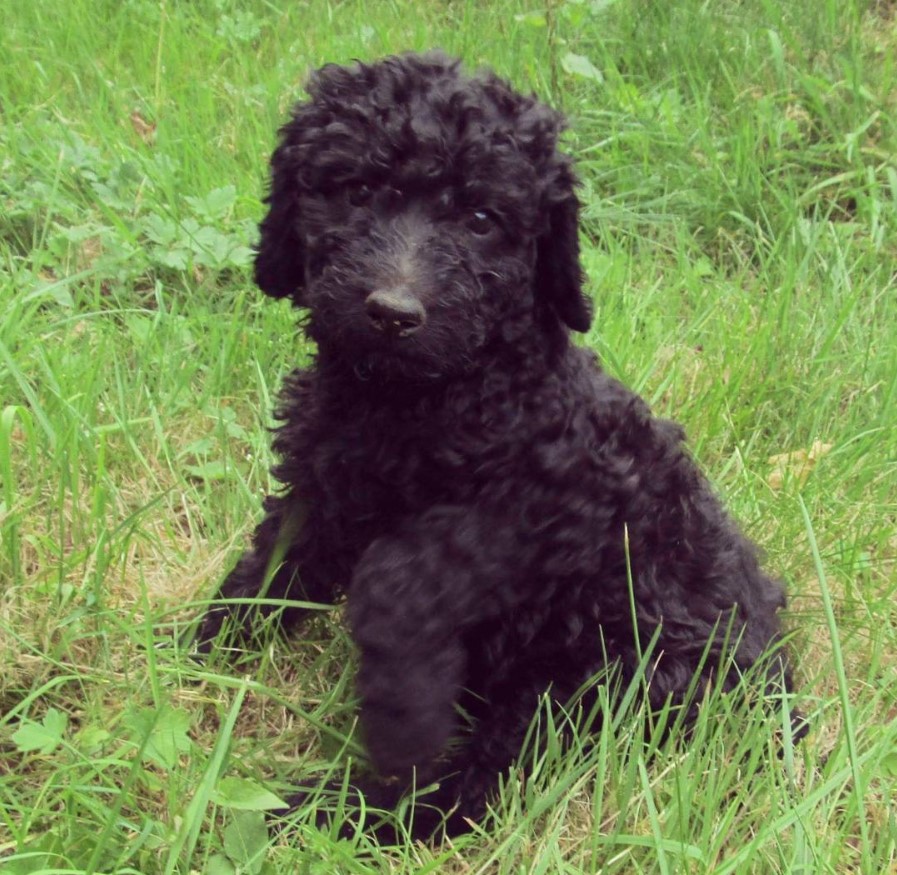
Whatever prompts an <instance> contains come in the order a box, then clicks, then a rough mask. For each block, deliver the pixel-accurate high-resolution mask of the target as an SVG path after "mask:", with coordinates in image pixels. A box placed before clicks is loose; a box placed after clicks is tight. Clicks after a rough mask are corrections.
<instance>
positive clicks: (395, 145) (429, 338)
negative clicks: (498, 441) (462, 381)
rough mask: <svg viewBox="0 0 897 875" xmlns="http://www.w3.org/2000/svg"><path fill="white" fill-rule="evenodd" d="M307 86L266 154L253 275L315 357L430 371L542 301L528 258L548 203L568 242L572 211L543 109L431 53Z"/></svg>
mask: <svg viewBox="0 0 897 875" xmlns="http://www.w3.org/2000/svg"><path fill="white" fill-rule="evenodd" d="M309 91H310V94H311V101H310V102H309V103H306V104H302V105H300V106H299V107H297V108H296V110H295V111H294V116H293V120H292V121H291V122H290V123H289V124H287V125H286V126H285V127H284V129H283V130H282V132H281V133H282V142H281V145H280V146H279V148H278V150H277V152H275V155H274V158H273V161H272V164H273V171H274V173H273V186H272V192H271V196H270V198H269V203H270V204H271V210H270V212H269V215H268V217H267V218H266V219H265V221H264V222H263V223H262V243H261V246H260V249H259V256H258V260H257V265H256V275H257V279H258V281H259V283H260V285H261V286H262V288H263V289H265V290H266V291H268V292H269V293H272V294H278V295H282V294H290V295H292V296H293V298H294V300H295V301H296V303H297V304H298V305H299V306H302V307H307V308H308V310H309V318H308V322H307V331H308V333H309V335H310V336H311V337H312V338H313V339H314V340H315V341H316V342H317V344H318V346H319V349H320V351H321V354H322V355H326V356H329V357H331V358H337V359H339V360H342V361H343V362H344V363H346V364H347V365H349V366H350V367H351V368H352V370H354V372H355V373H356V374H357V375H358V376H359V377H361V378H368V377H378V378H386V379H391V380H393V379H403V380H422V381H430V380H436V379H439V378H443V377H450V376H453V375H456V374H459V373H463V372H465V371H468V370H470V369H473V368H475V367H476V366H477V365H478V363H479V362H480V360H481V357H482V354H483V352H484V351H485V350H487V349H491V348H494V347H496V345H500V344H503V343H504V344H508V343H513V342H514V340H515V339H517V338H519V336H520V335H521V333H522V332H525V331H528V330H532V328H533V326H534V324H535V323H536V322H538V321H539V315H540V312H541V313H542V314H543V316H544V314H545V313H548V312H549V311H551V302H550V300H542V298H544V297H546V296H545V295H542V296H540V291H541V287H542V286H549V285H551V281H550V280H548V279H546V278H545V276H544V273H545V266H544V265H542V266H541V268H540V265H539V261H540V255H542V256H544V254H545V251H546V247H545V244H544V241H545V239H546V238H547V237H550V236H551V235H552V227H551V217H552V215H553V214H555V213H556V212H557V209H558V206H559V205H560V204H566V208H567V211H568V212H569V210H570V209H571V208H572V210H573V220H572V234H573V235H574V237H575V232H576V221H575V211H576V206H577V204H576V200H575V197H574V196H573V194H572V184H573V177H572V173H571V172H570V170H569V164H568V162H567V161H566V160H565V159H563V158H562V157H560V156H558V155H557V154H556V153H555V149H554V144H555V139H556V135H557V131H558V127H559V124H560V117H559V116H558V115H557V114H556V113H554V112H553V111H552V110H550V109H548V108H547V107H544V106H542V105H541V104H539V103H537V102H536V101H535V99H533V98H524V97H521V96H520V95H518V94H516V93H514V92H513V91H511V90H510V89H509V88H508V87H507V86H506V85H505V84H504V83H502V82H501V81H500V80H497V79H495V78H494V77H489V78H485V79H470V78H467V77H464V76H462V75H461V74H460V73H459V72H458V67H457V64H456V63H454V62H451V61H448V60H447V59H445V58H443V57H441V56H432V55H429V56H403V57H401V58H392V59H387V60H386V61H383V62H380V63H379V64H377V65H373V66H371V67H365V66H361V65H359V66H357V67H352V68H343V67H333V66H331V67H325V68H324V69H323V70H322V71H320V72H319V73H318V74H317V75H316V76H315V77H314V78H313V80H312V82H311V84H310V86H309ZM568 224H569V223H568ZM554 233H555V234H559V233H560V232H558V231H557V229H555V231H554ZM573 245H574V252H573V255H572V257H573V260H574V262H575V264H574V266H573V273H574V274H575V278H576V280H577V281H578V261H577V260H576V252H575V242H574V244H573ZM542 261H543V262H544V261H545V258H544V257H543V258H542ZM574 293H575V295H576V296H577V297H578V296H579V288H578V282H577V284H576V289H575V290H574ZM579 300H580V301H581V299H579ZM583 306H585V305H584V304H583ZM555 311H556V308H555ZM555 311H552V312H553V313H554V315H552V316H551V318H552V319H554V321H555V322H556V321H557V312H555ZM561 318H562V319H564V317H563V315H562V316H561ZM585 318H586V320H587V318H588V317H587V314H586V317H585ZM565 321H566V320H565ZM568 324H569V322H568Z"/></svg>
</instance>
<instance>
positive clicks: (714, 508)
mask: <svg viewBox="0 0 897 875" xmlns="http://www.w3.org/2000/svg"><path fill="white" fill-rule="evenodd" d="M308 91H309V94H310V99H309V100H308V101H307V102H304V103H301V104H299V105H298V106H297V107H296V108H295V110H294V112H293V115H292V119H291V120H290V121H289V122H288V123H287V124H286V125H285V126H284V127H283V129H282V130H281V139H280V144H279V145H278V147H277V149H276V151H275V153H274V156H273V159H272V186H271V192H270V196H269V197H268V200H267V203H268V206H269V212H268V214H267V216H266V217H265V219H264V221H263V222H262V224H261V243H260V246H259V249H258V255H257V260H256V279H257V282H258V284H259V286H260V287H261V288H262V290H263V291H265V292H266V293H268V294H269V295H272V296H275V297H290V298H291V299H292V301H293V302H294V303H295V305H296V306H297V307H300V308H303V309H305V310H306V311H307V315H306V319H305V322H304V330H305V332H306V334H307V336H308V337H309V338H311V339H312V340H314V341H315V343H316V345H317V354H316V358H315V360H314V363H313V364H312V365H311V366H310V367H308V368H304V369H299V370H296V371H294V372H293V374H292V375H291V376H290V377H289V378H288V380H287V381H286V385H285V387H284V390H283V395H282V403H281V406H280V408H279V411H278V417H279V419H280V420H281V421H282V425H281V426H280V428H279V430H278V432H277V435H276V438H275V441H274V446H275V449H276V451H277V453H278V454H279V456H280V458H281V461H280V464H279V465H278V466H277V467H276V469H275V474H276V476H277V478H278V479H279V480H280V481H281V482H282V483H283V485H284V488H283V490H282V491H281V492H280V493H278V494H276V495H273V496H269V497H268V498H267V499H266V501H265V511H266V516H265V518H264V520H263V521H262V523H261V524H260V525H259V527H258V529H257V530H256V532H255V536H254V541H253V547H252V549H251V550H250V551H249V552H248V553H246V555H245V556H244V557H243V558H242V559H241V560H240V562H239V564H238V565H237V567H236V568H235V569H234V571H233V572H232V573H231V575H230V576H229V577H228V578H227V580H226V581H225V582H224V584H223V586H222V587H221V590H220V597H221V598H222V599H225V600H227V599H245V598H247V597H249V598H252V597H256V596H258V595H259V594H260V593H261V594H262V595H265V596H267V597H268V598H272V599H293V600H300V601H312V602H322V603H332V602H334V601H335V600H336V599H337V598H338V597H340V595H341V594H346V595H347V600H348V608H347V615H348V622H349V626H350V629H351V635H352V638H353V640H354V642H355V644H356V645H357V648H358V651H359V657H360V667H359V671H358V677H357V689H358V694H359V697H360V703H361V704H360V708H361V711H360V722H361V727H362V731H363V736H364V740H365V743H366V747H367V751H368V754H369V757H370V761H371V764H372V766H373V771H372V773H371V774H369V775H368V776H366V777H364V776H362V777H360V778H359V779H358V781H357V786H358V787H359V788H360V792H362V793H364V794H365V796H366V799H367V803H368V805H370V806H392V805H394V804H395V803H396V802H397V801H398V799H399V798H400V797H401V795H402V794H403V793H404V792H406V791H407V790H408V789H409V788H410V787H411V786H412V784H415V785H416V786H418V787H421V786H425V785H427V784H429V783H431V782H437V783H438V787H437V789H435V790H434V791H432V792H431V793H430V794H429V795H427V796H426V797H424V798H423V800H422V801H423V802H425V803H427V805H426V806H422V805H418V808H417V812H416V814H415V819H414V827H413V829H414V832H415V833H416V834H418V835H427V834H429V833H431V832H432V831H433V830H434V829H435V828H437V827H438V826H439V825H440V823H442V825H443V826H444V828H446V829H447V830H448V831H449V832H454V831H458V830H461V829H464V828H465V824H466V819H468V818H478V817H481V816H482V815H483V813H484V812H485V808H486V802H487V800H488V797H489V794H490V792H491V791H493V790H494V789H495V788H496V787H497V784H498V779H499V776H500V775H501V773H502V772H503V771H505V770H506V769H507V768H508V767H509V766H511V765H513V764H514V762H515V760H516V757H517V756H518V755H519V753H520V750H521V746H522V744H523V741H524V737H525V734H526V731H527V727H528V724H529V722H530V721H531V719H532V717H533V715H534V713H535V711H536V709H537V707H538V703H539V699H540V696H542V695H543V694H545V693H546V692H547V691H549V690H550V695H551V696H552V697H553V698H554V699H555V700H557V701H558V702H565V701H566V700H567V699H569V697H571V696H573V695H574V694H575V693H576V692H577V691H578V690H579V689H580V688H581V686H582V685H583V684H584V683H585V682H587V681H588V680H589V678H590V677H592V676H594V675H595V674H596V673H597V672H601V671H602V670H605V669H607V668H608V667H609V666H612V667H613V668H614V669H615V671H616V672H617V673H618V675H619V678H620V681H621V683H622V684H624V685H625V684H627V683H629V682H631V681H632V679H633V677H635V676H636V674H637V672H638V671H639V662H640V652H641V651H642V650H649V649H650V648H651V647H652V644H653V650H651V653H652V657H651V659H650V661H649V665H648V669H647V678H646V690H647V696H648V698H649V700H650V704H651V706H653V707H655V708H661V707H662V706H663V705H664V704H665V703H667V702H668V701H672V703H674V704H676V705H682V706H684V707H686V708H687V709H691V711H692V712H693V710H694V708H695V705H694V702H695V701H696V700H699V699H700V698H701V694H702V691H703V690H704V688H705V686H706V685H707V683H709V682H710V679H711V677H712V676H714V675H715V676H716V679H715V681H714V682H715V683H716V684H718V685H721V686H723V687H724V688H725V689H732V688H734V687H735V686H736V685H737V684H738V683H739V678H740V675H741V673H742V672H743V671H744V670H746V669H748V668H749V667H751V666H753V665H754V664H755V663H757V662H758V661H760V660H763V664H764V666H766V669H765V671H766V674H765V677H766V678H767V680H766V681H765V682H764V683H765V684H766V687H767V689H766V691H765V692H766V693H767V694H769V695H771V694H772V693H773V692H774V691H776V690H780V689H785V690H787V689H789V682H788V677H787V667H786V665H785V662H784V656H783V655H782V652H781V648H780V647H779V646H778V644H779V622H778V619H777V616H776V613H777V610H778V609H779V608H780V607H782V605H783V604H784V595H783V590H782V587H781V586H780V585H779V584H778V583H777V582H775V581H773V580H771V579H770V578H769V577H767V576H766V575H765V574H764V573H763V572H762V571H761V569H760V567H759V563H758V556H757V551H756V549H755V548H754V546H753V545H752V544H751V543H750V542H749V541H748V540H747V539H746V538H745V537H744V536H743V535H742V534H741V533H740V532H739V530H738V528H737V526H736V525H735V524H734V523H733V522H732V520H731V519H730V518H729V517H728V516H727V515H726V513H725V512H724V510H723V509H722V507H721V505H720V502H719V501H718V499H717V497H716V496H715V495H714V493H713V491H712V490H711V488H710V486H709V485H708V483H707V481H706V480H705V478H704V477H703V476H702V475H701V473H700V472H699V470H698V469H697V467H696V466H695V464H694V462H693V460H692V459H691V457H690V456H689V454H688V453H687V451H686V450H685V449H684V447H683V433H682V431H681V429H680V428H679V427H678V426H677V425H675V424H673V423H671V422H668V421H664V420H661V419H657V418H655V417H653V416H652V415H651V413H650V411H649V410H648V407H647V406H646V404H645V403H644V402H643V401H642V400H641V399H640V398H638V397H637V396H636V395H634V394H633V393H632V392H630V391H629V390H628V389H626V388H625V387H624V386H622V385H621V384H620V383H618V382H617V381H615V380H613V379H611V378H610V377H608V376H607V375H606V374H605V373H603V372H602V370H601V369H600V367H599V366H598V364H597V363H596V361H595V359H594V357H593V355H592V354H591V353H589V352H587V351H585V350H583V349H580V348H577V347H575V346H574V345H573V344H572V343H571V342H570V337H569V333H570V330H571V329H572V330H575V331H580V332H582V331H585V330H586V329H587V328H588V326H589V323H590V318H591V312H590V306H589V301H588V299H587V298H586V297H585V296H584V295H583V292H582V288H581V282H582V273H581V269H580V264H579V257H578V240H577V217H578V211H579V203H578V200H577V197H576V194H575V184H576V180H575V176H574V173H573V169H572V164H571V160H570V158H569V157H567V156H565V155H563V154H561V153H560V152H559V151H558V146H557V140H558V134H559V132H560V130H561V128H562V118H561V116H560V115H559V113H557V112H555V111H554V110H552V109H550V108H548V107H547V106H545V105H543V104H541V103H539V102H538V101H537V100H536V99H535V98H534V97H526V96H522V95H520V94H518V93H516V92H515V91H513V90H512V89H511V88H510V87H509V86H508V85H507V84H506V83H505V82H503V81H502V80H501V79H499V78H497V77H495V76H494V75H492V74H489V73H483V74H480V75H476V76H468V75H466V74H464V73H463V72H462V71H461V70H460V68H459V64H458V62H456V61H454V60H451V59H449V58H447V57H445V56H443V55H441V54H439V53H430V54H425V55H414V54H407V55H402V56H399V57H390V58H386V59H384V60H382V61H379V62H377V63H374V64H370V65H367V64H355V65H353V66H349V67H341V66H335V65H328V66H325V67H324V68H323V69H321V70H320V71H318V72H317V73H315V74H314V75H313V76H312V78H311V82H310V84H309V86H308ZM630 579H631V583H630ZM263 589H264V592H262V590H263ZM268 610H270V608H268V607H264V606H260V607H259V608H258V612H260V613H264V612H266V611H268ZM256 613H257V612H255V611H251V610H248V609H247V608H246V607H245V605H244V606H242V607H241V606H237V605H230V606H228V605H227V603H225V604H224V605H223V606H221V607H219V608H217V609H214V610H212V611H210V612H209V614H207V615H206V617H205V618H204V621H203V625H202V627H201V631H200V640H201V641H202V646H203V647H209V646H210V645H211V641H212V639H213V638H214V637H215V636H216V635H217V634H218V632H219V630H220V627H221V625H222V622H223V621H224V620H225V619H226V618H227V617H229V616H231V615H233V614H236V617H234V619H235V620H236V623H237V625H242V626H244V627H248V626H249V625H250V624H251V622H252V619H253V616H254V615H255V614H256ZM302 616H303V611H302V610H301V609H300V608H298V607H293V608H289V609H287V610H286V611H285V612H284V614H283V616H282V617H281V621H282V622H283V623H284V624H293V623H295V622H296V621H297V620H300V619H301V618H302ZM771 651H772V655H769V654H770V652H771ZM695 678H697V680H696V682H695ZM690 687H691V688H692V692H691V695H688V691H689V688H690ZM459 711H461V712H462V713H463V714H465V718H464V719H463V720H462V718H461V717H459ZM596 731H600V728H599V727H596ZM299 801H300V802H301V799H300V800H299ZM443 813H445V814H447V815H448V816H447V819H446V820H444V821H442V820H441V818H442V814H443Z"/></svg>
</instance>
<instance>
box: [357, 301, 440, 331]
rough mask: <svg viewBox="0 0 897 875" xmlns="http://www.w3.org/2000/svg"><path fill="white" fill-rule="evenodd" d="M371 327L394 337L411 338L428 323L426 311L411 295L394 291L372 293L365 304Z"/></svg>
mask: <svg viewBox="0 0 897 875" xmlns="http://www.w3.org/2000/svg"><path fill="white" fill-rule="evenodd" d="M364 309H365V310H366V311H367V314H368V319H370V320H371V325H373V326H374V328H375V329H376V330H377V331H380V332H382V333H383V334H387V335H391V336H392V337H409V336H410V335H412V334H414V332H415V331H417V330H418V329H419V328H420V327H421V326H422V325H423V324H424V322H425V321H426V311H425V310H424V308H423V305H422V304H421V303H420V301H417V300H415V299H414V298H413V297H411V295H408V294H403V293H402V292H397V291H393V290H389V291H382V292H372V293H371V294H370V295H368V297H367V299H366V300H365V302H364Z"/></svg>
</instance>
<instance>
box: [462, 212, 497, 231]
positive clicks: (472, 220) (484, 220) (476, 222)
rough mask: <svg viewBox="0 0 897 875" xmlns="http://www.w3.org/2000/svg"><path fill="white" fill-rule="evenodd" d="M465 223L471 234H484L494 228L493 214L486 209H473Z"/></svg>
mask: <svg viewBox="0 0 897 875" xmlns="http://www.w3.org/2000/svg"><path fill="white" fill-rule="evenodd" d="M466 224H467V228H468V230H470V231H471V232H472V233H473V234H477V235H479V236H484V235H486V234H488V233H489V232H490V231H492V230H493V229H494V228H495V216H494V214H493V213H490V212H489V211H488V210H475V211H474V212H472V213H471V214H470V215H469V216H468V217H467V223H466Z"/></svg>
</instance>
